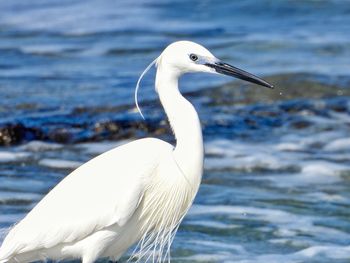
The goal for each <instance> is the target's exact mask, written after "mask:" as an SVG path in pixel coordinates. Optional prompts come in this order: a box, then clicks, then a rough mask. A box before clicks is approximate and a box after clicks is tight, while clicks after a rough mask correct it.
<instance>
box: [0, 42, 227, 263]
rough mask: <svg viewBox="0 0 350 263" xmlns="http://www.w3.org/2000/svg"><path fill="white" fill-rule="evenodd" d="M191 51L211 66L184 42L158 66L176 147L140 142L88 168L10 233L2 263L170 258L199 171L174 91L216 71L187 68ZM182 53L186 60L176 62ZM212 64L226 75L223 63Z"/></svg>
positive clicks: (192, 122)
mask: <svg viewBox="0 0 350 263" xmlns="http://www.w3.org/2000/svg"><path fill="white" fill-rule="evenodd" d="M194 48H195V49H196V51H197V52H198V53H200V54H201V56H202V57H203V58H208V61H212V62H213V61H214V59H215V57H214V56H213V55H212V54H211V53H210V52H209V51H207V50H206V49H205V48H203V47H202V46H200V45H198V44H195V43H192V42H188V41H181V42H175V43H174V44H172V45H170V46H169V47H168V48H167V49H165V51H164V52H163V53H162V55H161V56H160V57H159V58H158V59H157V77H156V90H157V92H158V94H159V98H160V100H161V103H162V105H163V107H164V110H165V112H166V114H167V116H168V119H169V122H170V125H171V127H172V129H173V132H174V134H175V137H176V147H174V146H172V145H170V144H169V143H166V142H164V141H161V140H159V139H154V138H147V139H140V140H136V141H134V142H131V143H128V144H125V145H123V146H120V147H117V148H115V149H113V150H110V151H108V152H106V153H103V154H101V155H99V156H97V157H96V158H94V159H92V160H90V161H89V162H87V163H85V164H84V165H82V166H81V167H79V168H78V169H76V170H75V171H73V172H72V173H71V174H69V175H68V176H67V177H66V178H65V179H64V180H62V181H61V182H60V183H59V184H58V185H57V186H56V187H55V188H54V189H53V190H52V191H50V192H49V193H48V194H47V195H46V196H45V197H44V198H43V199H42V200H41V201H40V202H39V203H38V204H37V205H36V206H35V207H34V208H33V210H32V211H30V212H29V213H28V215H27V216H26V217H25V218H24V219H23V220H22V221H20V222H19V223H18V224H17V225H15V226H14V227H13V228H12V229H11V230H10V232H9V234H8V236H7V237H6V238H5V240H4V242H3V244H2V246H1V248H0V263H7V262H9V263H12V262H31V261H37V260H44V259H47V258H50V259H69V258H81V259H82V261H83V263H92V262H94V261H95V260H96V259H98V258H100V257H108V258H110V259H112V260H117V259H119V258H120V256H121V255H123V253H125V251H126V250H128V248H129V247H130V246H132V245H133V244H135V243H137V242H138V251H139V252H138V253H137V254H135V258H137V259H143V260H145V261H147V260H150V261H153V262H156V261H157V262H161V261H163V260H164V259H165V258H166V257H167V256H168V255H169V248H170V245H171V242H172V240H173V237H174V234H175V233H176V230H177V228H178V226H179V224H180V222H181V220H182V219H183V217H184V215H185V214H186V212H187V210H188V209H189V207H190V206H191V204H192V202H193V199H194V197H195V195H196V193H197V191H198V187H199V184H200V181H201V176H202V170H203V140H202V132H201V127H200V122H199V118H198V115H197V112H196V111H195V109H194V107H193V106H192V105H191V103H190V102H188V101H187V100H186V99H185V98H184V97H183V96H182V95H181V93H180V91H179V89H178V78H179V77H180V75H182V74H183V73H186V72H192V71H206V72H213V67H214V64H213V65H212V66H210V65H211V64H210V65H204V64H196V67H197V68H198V69H197V68H196V67H194V66H193V65H192V64H190V65H187V64H186V63H187V61H185V59H188V56H189V55H190V56H192V53H191V49H194ZM183 54H186V58H182V59H180V60H179V56H180V55H183ZM197 59H198V58H197ZM191 60H192V61H194V60H193V59H192V58H191ZM208 61H207V60H206V61H205V62H208ZM191 63H192V62H191ZM208 63H209V62H208ZM215 65H216V64H215ZM217 65H218V67H220V70H223V69H222V68H223V66H222V65H223V64H219V63H217ZM226 65H227V64H226ZM191 67H192V68H191ZM217 71H218V69H217Z"/></svg>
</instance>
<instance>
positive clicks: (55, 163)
mask: <svg viewBox="0 0 350 263" xmlns="http://www.w3.org/2000/svg"><path fill="white" fill-rule="evenodd" d="M82 164H83V163H81V162H76V161H69V160H60V159H49V158H46V159H42V160H40V161H39V165H41V166H46V167H50V168H58V169H75V168H78V167H79V166H80V165H82Z"/></svg>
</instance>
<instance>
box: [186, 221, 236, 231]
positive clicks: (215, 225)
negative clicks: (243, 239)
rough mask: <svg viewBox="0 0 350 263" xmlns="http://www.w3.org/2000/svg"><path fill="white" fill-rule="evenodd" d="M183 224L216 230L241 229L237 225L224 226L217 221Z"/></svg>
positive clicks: (187, 222)
mask: <svg viewBox="0 0 350 263" xmlns="http://www.w3.org/2000/svg"><path fill="white" fill-rule="evenodd" d="M185 224H186V225H196V226H204V227H210V228H217V229H233V228H239V227H241V226H239V225H234V224H225V223H223V222H217V221H213V220H191V221H186V222H185Z"/></svg>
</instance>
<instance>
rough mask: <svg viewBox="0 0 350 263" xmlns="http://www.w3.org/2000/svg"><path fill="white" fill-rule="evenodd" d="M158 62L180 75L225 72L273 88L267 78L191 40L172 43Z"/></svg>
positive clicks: (160, 66) (159, 65) (158, 65)
mask: <svg viewBox="0 0 350 263" xmlns="http://www.w3.org/2000/svg"><path fill="white" fill-rule="evenodd" d="M156 63H157V67H158V69H159V68H167V70H171V71H172V73H173V74H176V75H178V76H180V75H182V74H184V73H189V72H208V73H215V74H224V75H228V76H232V77H235V78H239V79H243V80H246V81H249V82H253V83H255V84H258V85H261V86H265V87H268V88H273V86H272V85H271V84H269V83H268V82H266V81H265V80H263V79H261V78H259V77H257V76H254V75H253V74H251V73H248V72H246V71H243V70H241V69H239V68H236V67H234V66H231V65H229V64H227V63H224V62H222V61H221V60H219V59H218V58H216V57H215V56H214V55H213V54H212V53H211V52H210V51H209V50H207V49H206V48H205V47H203V46H201V45H199V44H197V43H194V42H191V41H177V42H174V43H172V44H170V45H169V46H168V47H167V48H166V49H165V50H164V51H163V52H162V54H161V55H160V56H159V57H158V59H157V61H156Z"/></svg>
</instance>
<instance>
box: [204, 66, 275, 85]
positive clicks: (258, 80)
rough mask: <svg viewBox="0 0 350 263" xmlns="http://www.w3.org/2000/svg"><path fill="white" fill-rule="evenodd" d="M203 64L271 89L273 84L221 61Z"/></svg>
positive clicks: (218, 71) (219, 71) (221, 72)
mask: <svg viewBox="0 0 350 263" xmlns="http://www.w3.org/2000/svg"><path fill="white" fill-rule="evenodd" d="M205 65H206V66H208V67H211V68H213V69H215V71H216V72H217V73H220V74H224V75H227V76H231V77H235V78H238V79H243V80H246V81H249V82H252V83H255V84H258V85H261V86H264V87H267V88H270V89H273V85H271V84H270V83H268V82H267V81H265V80H263V79H261V78H259V77H257V76H255V75H253V74H250V73H249V72H246V71H244V70H241V69H239V68H236V67H234V66H231V65H230V64H227V63H222V62H215V63H206V64H205Z"/></svg>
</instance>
